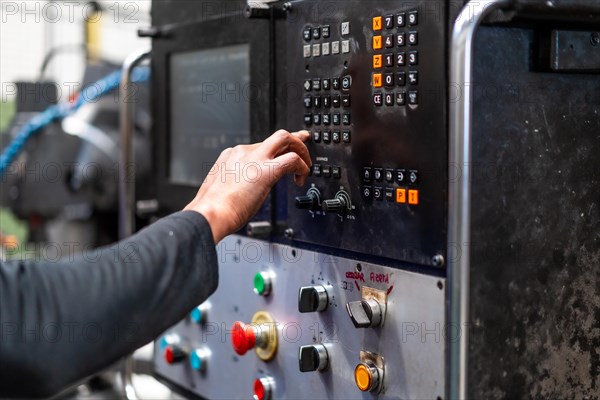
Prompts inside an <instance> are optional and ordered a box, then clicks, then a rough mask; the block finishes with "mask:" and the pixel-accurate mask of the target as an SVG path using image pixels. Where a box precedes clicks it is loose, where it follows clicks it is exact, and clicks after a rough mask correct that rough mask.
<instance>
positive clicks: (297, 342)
mask: <svg viewBox="0 0 600 400" xmlns="http://www.w3.org/2000/svg"><path fill="white" fill-rule="evenodd" d="M242 3H244V4H245V2H242ZM445 3H446V2H445V1H441V0H440V1H437V0H436V1H430V0H423V1H403V0H393V1H392V0H388V1H383V0H370V1H364V0H341V1H322V0H298V1H291V2H274V3H269V4H270V6H271V7H272V8H271V12H265V11H264V10H265V9H263V8H261V9H257V10H255V13H253V15H255V16H256V15H258V16H262V17H264V18H263V19H258V20H253V19H245V18H242V17H240V19H239V20H235V21H232V20H231V17H230V18H229V19H228V20H227V23H219V22H218V20H211V21H209V22H207V23H206V29H207V30H208V31H209V32H210V35H212V36H214V37H215V38H221V37H227V34H228V29H229V27H230V25H231V23H235V30H236V32H237V35H236V40H237V41H238V42H239V43H236V45H238V46H239V45H243V44H244V41H249V43H250V54H249V58H248V59H249V60H250V61H249V67H250V71H254V73H253V74H252V73H251V74H250V86H252V85H253V83H254V82H253V80H256V79H258V78H260V77H262V76H263V75H261V74H260V73H258V72H261V73H263V74H264V73H265V71H267V72H269V75H270V80H269V82H268V84H265V85H263V86H264V87H265V88H269V89H268V90H272V91H270V92H269V93H267V94H268V95H269V96H270V95H273V99H274V103H275V104H274V107H273V108H272V109H269V108H268V107H264V106H263V105H262V103H261V104H258V103H256V104H255V103H252V104H251V106H250V110H249V114H250V115H254V116H255V115H261V120H264V121H267V120H270V121H272V124H273V127H272V128H273V129H272V130H275V129H278V128H285V129H287V130H302V129H306V130H308V131H309V132H310V134H311V140H310V142H309V143H308V144H307V145H308V147H309V150H310V154H311V157H312V161H313V167H312V170H311V176H310V177H309V179H308V181H307V185H306V186H305V187H302V188H300V187H296V186H294V185H292V184H288V185H287V187H286V186H285V185H281V186H279V187H278V188H277V192H276V196H274V198H275V201H274V202H273V210H272V211H273V214H274V215H276V216H274V217H273V219H272V220H271V221H270V222H267V221H265V222H264V223H263V224H262V225H261V226H269V223H270V224H271V226H273V227H275V229H273V230H272V231H271V235H270V237H267V238H260V239H258V238H256V237H242V236H232V237H229V238H227V239H226V240H225V241H224V242H223V243H221V244H220V245H219V246H218V254H219V262H220V265H219V274H220V282H219V287H218V289H217V291H216V293H215V294H214V295H213V296H211V298H210V299H208V300H207V301H206V302H205V303H204V304H201V305H198V307H197V308H196V309H194V310H193V311H192V312H191V313H190V315H189V316H188V318H186V319H185V320H183V321H181V322H180V323H179V324H177V325H176V326H174V327H172V328H171V329H170V330H168V331H167V332H165V334H164V335H163V336H162V337H161V338H159V340H158V341H157V342H156V343H155V355H154V366H155V371H156V376H157V377H158V378H159V379H160V380H162V381H163V382H165V383H167V384H168V385H169V386H170V387H171V388H173V389H174V390H176V391H177V392H179V393H182V394H184V395H186V396H187V397H193V398H195V397H199V398H206V399H247V398H254V399H257V400H269V399H273V400H276V399H327V398H330V399H333V398H335V399H372V398H382V399H440V400H441V399H444V398H445V395H446V389H447V385H446V374H447V370H446V367H445V366H446V358H447V351H446V348H447V346H446V343H447V338H448V335H449V332H447V331H446V327H447V326H446V298H447V283H446V277H445V269H444V267H445V258H446V250H445V249H446V231H447V228H446V224H447V222H446V219H447V218H446V214H447V200H446V198H447V178H446V169H447V153H448V148H447V147H448V144H447V138H446V132H447V121H446V119H447V118H446V113H447V101H446V87H447V84H446V79H447V78H446V71H447V68H446V62H447V61H446V47H447V46H446V38H447V34H446V32H447V21H446V20H447V11H446V6H447V5H446V4H445ZM186 6H187V7H192V3H186ZM267 9H268V8H267ZM255 24H258V25H256V26H260V30H259V29H258V28H256V29H255V28H254V26H255ZM202 26H203V25H202ZM201 29H203V28H198V29H197V30H196V31H194V32H196V33H198V34H201V33H202V32H201ZM218 29H222V30H223V32H220V31H219V32H220V33H216V30H218ZM257 32H261V35H264V37H263V36H261V37H260V38H259V37H258V36H259V35H258V34H257ZM246 38H249V39H246ZM225 44H229V45H231V43H221V47H224V45H225ZM194 45H197V43H195V39H194V40H191V39H190V43H189V45H186V46H185V48H186V50H187V49H188V48H189V49H190V50H193V49H194ZM215 46H216V47H217V48H218V47H219V46H218V45H215ZM257 48H259V49H261V50H260V51H263V52H264V53H265V54H272V55H273V57H262V56H257V55H256V54H255V49H257ZM265 49H269V51H266V50H265ZM198 54H199V56H198V57H199V58H202V57H205V54H207V53H206V52H205V53H198ZM203 55H204V56H203ZM201 56H202V57H201ZM256 77H258V78H256ZM164 87H168V83H166V84H165V85H164ZM267 97H268V96H267ZM265 104H266V103H265ZM194 107H195V106H194V105H193V104H191V108H192V109H193V108H194ZM270 111H273V112H270ZM165 132H167V131H165ZM174 156H175V157H176V156H177V155H176V154H175V155H174ZM197 161H201V160H197ZM450 334H451V332H450Z"/></svg>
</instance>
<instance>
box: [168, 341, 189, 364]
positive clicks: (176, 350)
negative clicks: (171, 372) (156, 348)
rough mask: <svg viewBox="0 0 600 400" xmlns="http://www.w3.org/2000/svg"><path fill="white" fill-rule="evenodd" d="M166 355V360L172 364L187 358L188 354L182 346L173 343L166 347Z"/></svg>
mask: <svg viewBox="0 0 600 400" xmlns="http://www.w3.org/2000/svg"><path fill="white" fill-rule="evenodd" d="M164 356H165V361H166V362H167V364H170V365H173V364H175V363H178V362H181V361H183V360H185V359H186V358H187V354H186V353H185V351H184V350H183V349H182V348H181V347H179V346H173V345H171V346H167V347H166V348H165V353H164Z"/></svg>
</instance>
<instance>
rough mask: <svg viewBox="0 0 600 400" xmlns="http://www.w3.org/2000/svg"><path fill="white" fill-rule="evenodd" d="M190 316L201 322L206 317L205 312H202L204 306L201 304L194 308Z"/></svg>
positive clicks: (198, 322) (193, 319)
mask: <svg viewBox="0 0 600 400" xmlns="http://www.w3.org/2000/svg"><path fill="white" fill-rule="evenodd" d="M190 318H192V321H194V322H195V323H197V324H201V323H202V320H203V318H204V313H203V312H202V308H201V307H200V306H198V307H196V308H194V309H193V310H192V312H191V313H190Z"/></svg>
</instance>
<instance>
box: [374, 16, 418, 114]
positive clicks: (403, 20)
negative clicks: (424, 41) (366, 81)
mask: <svg viewBox="0 0 600 400" xmlns="http://www.w3.org/2000/svg"><path fill="white" fill-rule="evenodd" d="M372 24H373V26H372V28H373V37H372V50H373V58H372V64H373V65H372V67H373V70H374V71H373V77H372V82H371V83H372V86H373V88H374V89H375V91H374V93H373V104H374V105H375V106H376V107H384V106H385V107H393V106H407V105H410V106H413V107H414V106H418V104H419V93H418V85H419V71H418V65H419V50H418V45H419V31H418V25H419V14H418V11H410V12H402V13H396V14H387V15H383V16H375V17H373V20H372ZM382 90H383V91H382Z"/></svg>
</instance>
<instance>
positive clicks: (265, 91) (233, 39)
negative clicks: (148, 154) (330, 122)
mask: <svg viewBox="0 0 600 400" xmlns="http://www.w3.org/2000/svg"><path fill="white" fill-rule="evenodd" d="M269 33H270V30H269V24H268V21H256V20H247V19H245V18H244V17H243V16H242V15H236V16H229V17H225V18H220V19H215V20H210V21H203V22H199V23H196V24H190V25H184V26H181V27H179V28H178V29H176V30H173V31H172V32H171V33H170V35H169V37H167V38H164V39H156V40H154V41H153V51H152V53H153V57H152V67H153V76H152V80H153V86H152V87H153V95H152V98H153V107H154V115H155V125H154V132H155V134H154V140H155V142H154V149H155V150H154V155H153V156H154V160H155V165H156V176H157V179H158V182H157V200H158V203H159V206H160V210H161V213H163V214H168V213H172V212H176V211H179V210H181V209H182V208H183V207H185V206H186V205H187V204H188V203H189V202H190V201H191V200H192V199H193V198H194V196H195V195H196V193H197V191H198V187H197V186H195V185H186V184H180V183H174V182H171V181H170V157H171V148H170V143H171V136H170V127H171V109H170V100H171V99H170V94H171V86H170V76H171V70H170V63H171V56H172V55H174V54H179V53H187V52H194V51H201V50H209V49H218V48H220V47H229V46H235V45H244V44H247V45H249V52H250V97H251V99H252V100H251V104H250V142H252V143H254V142H259V141H262V140H264V139H265V138H266V137H267V136H268V135H269V134H270V131H271V115H272V112H271V108H272V94H271V85H270V60H271V51H270V34H269Z"/></svg>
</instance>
